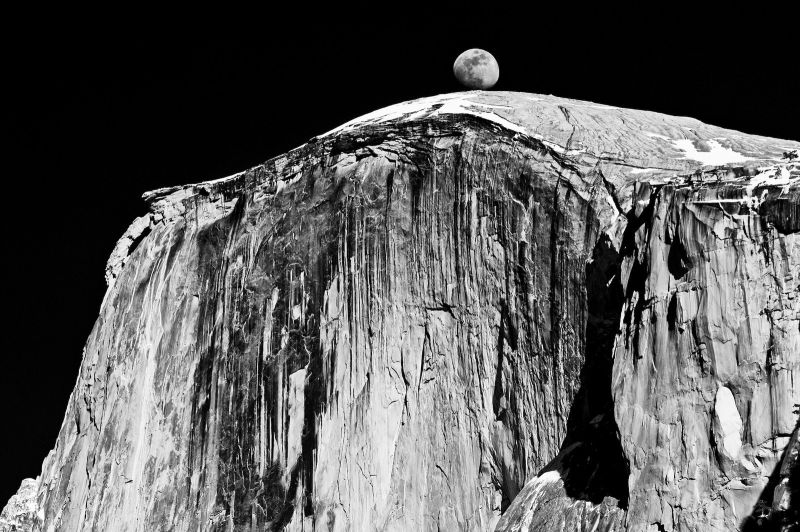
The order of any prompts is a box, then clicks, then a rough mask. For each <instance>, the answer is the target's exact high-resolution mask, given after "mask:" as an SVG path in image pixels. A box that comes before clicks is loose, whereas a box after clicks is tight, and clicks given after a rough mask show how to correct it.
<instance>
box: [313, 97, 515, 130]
mask: <svg viewBox="0 0 800 532" xmlns="http://www.w3.org/2000/svg"><path fill="white" fill-rule="evenodd" d="M470 97H471V95H470V94H466V95H465V94H461V93H455V94H441V95H438V96H431V97H428V98H420V99H418V100H412V101H410V102H403V103H398V104H395V105H390V106H389V107H384V108H383V109H378V110H377V111H373V112H371V113H367V114H365V115H363V116H360V117H358V118H355V119H353V120H350V121H349V122H346V123H344V124H342V125H341V126H339V127H337V128H335V129H332V130H330V131H328V132H327V133H324V134H323V135H320V137H326V136H329V135H336V134H339V133H342V132H344V131H349V130H352V129H355V128H356V127H360V126H364V125H373V124H381V123H384V122H388V121H391V120H397V119H400V118H404V119H406V120H415V119H421V118H431V117H434V116H439V115H448V114H470V115H473V116H478V117H480V118H483V119H486V120H489V121H491V122H494V123H496V124H498V125H500V126H502V127H504V128H506V129H508V130H510V131H514V132H517V133H522V134H523V135H530V133H529V132H528V131H527V130H526V129H525V128H524V127H522V126H520V125H519V124H515V123H514V122H511V121H510V120H507V119H505V118H503V117H501V116H499V115H497V114H495V113H493V112H492V111H491V109H493V108H494V109H498V108H499V109H511V107H509V106H507V105H491V104H485V103H480V102H474V101H471V100H470Z"/></svg>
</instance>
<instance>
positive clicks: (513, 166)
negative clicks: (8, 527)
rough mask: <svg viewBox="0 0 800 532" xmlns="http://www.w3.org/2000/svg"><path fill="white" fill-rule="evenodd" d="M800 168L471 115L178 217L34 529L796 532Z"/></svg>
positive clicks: (761, 148) (619, 116) (76, 422)
mask: <svg viewBox="0 0 800 532" xmlns="http://www.w3.org/2000/svg"><path fill="white" fill-rule="evenodd" d="M797 149H800V144H798V143H796V142H791V141H782V140H776V139H768V138H763V137H755V136H749V135H744V134H742V133H738V132H734V131H729V130H724V129H720V128H715V127H712V126H707V125H704V124H702V123H700V122H697V121H696V120H692V119H688V118H675V117H668V116H664V115H659V114H655V113H648V112H642V111H632V110H625V109H617V108H612V107H607V106H600V105H595V104H591V103H587V102H578V101H573V100H565V99H560V98H555V97H552V96H538V95H531V94H521V93H503V92H497V93H475V92H473V93H459V94H450V95H444V96H439V97H434V98H428V99H424V100H418V101H414V102H407V103H405V104H400V105H398V106H392V107H390V108H387V109H383V110H381V111H377V112H375V113H371V114H370V115H367V116H365V117H362V118H360V119H357V120H354V121H353V122H350V123H348V124H345V125H344V126H342V127H340V128H337V129H336V130H333V131H331V132H329V133H327V134H325V135H322V136H320V137H318V138H315V139H312V141H310V142H309V143H308V144H306V145H304V146H301V147H300V148H298V149H296V150H293V151H291V152H289V153H288V154H286V155H284V156H281V157H278V158H275V159H272V160H270V161H267V162H266V163H264V164H263V165H260V166H257V167H255V168H253V169H250V170H248V171H246V172H243V173H241V174H237V175H235V176H231V177H229V178H225V179H221V180H216V181H211V182H206V183H200V184H197V185H187V186H183V187H174V188H170V189H163V190H158V191H154V192H152V193H148V194H147V195H146V199H147V200H148V202H149V204H150V212H149V213H148V214H146V215H145V216H143V217H142V218H139V219H138V220H136V221H135V222H134V224H133V225H132V226H131V229H130V230H129V231H128V232H126V234H125V235H124V236H123V238H122V239H121V240H120V242H119V243H118V244H117V246H116V248H115V249H114V252H113V253H112V258H111V259H110V261H109V266H108V268H107V271H106V277H107V279H108V281H109V289H108V292H107V294H106V297H105V299H104V301H103V305H102V308H101V311H100V316H99V317H98V320H97V322H96V324H95V327H94V329H93V331H92V333H91V335H90V337H89V340H88V342H87V345H86V350H85V353H84V359H83V363H82V366H81V370H80V375H79V377H78V382H77V384H76V387H75V390H74V392H73V394H72V397H71V400H70V403H69V405H68V407H67V413H66V416H65V419H64V423H63V426H62V428H61V432H60V434H59V437H58V440H57V441H56V444H55V448H54V450H53V451H52V453H51V454H50V455H49V456H48V457H47V459H46V460H45V462H44V465H43V470H42V476H41V480H40V483H39V486H38V491H37V493H36V497H35V499H36V517H35V519H34V521H35V522H34V523H33V524H32V525H26V526H29V528H33V529H37V530H38V529H41V530H165V529H170V530H187V531H188V530H192V531H193V530H253V529H258V530H261V529H267V530H312V529H313V530H330V531H340V530H354V531H356V530H493V529H497V530H514V531H521V530H564V531H568V530H569V531H572V530H575V531H577V530H587V531H588V530H642V531H645V530H646V531H650V530H667V531H669V530H682V531H683V530H685V531H689V530H704V531H705V530H736V529H738V528H739V526H741V525H742V524H743V523H745V522H747V523H756V521H755V520H754V519H755V518H754V517H753V513H754V511H766V510H764V509H768V510H769V512H767V513H768V514H769V515H766V516H762V517H761V519H762V520H764V519H770V520H772V521H774V522H777V520H778V519H783V518H784V514H786V512H785V511H784V510H779V509H778V510H775V511H773V510H772V509H773V508H777V507H778V502H779V501H776V500H775V496H774V495H773V494H774V493H775V492H776V486H778V485H780V486H784V484H780V482H779V483H778V484H775V485H774V486H773V485H768V482H769V481H770V477H771V476H772V475H773V473H774V471H776V470H778V469H780V467H781V466H780V465H779V462H780V460H781V459H782V457H783V456H784V454H785V453H784V450H785V449H786V448H787V446H788V443H789V437H790V435H791V433H792V431H793V430H794V429H795V420H796V417H795V416H794V414H793V413H792V405H793V404H794V403H798V402H800V397H799V395H800V393H799V392H800V389H799V388H798V386H800V385H799V384H797V383H800V374H799V373H798V362H800V354H799V353H800V345H798V344H799V343H800V337H799V336H798V320H799V319H800V310H798V303H797V301H798V297H797V296H798V275H799V274H798V271H799V270H800V241H798V236H797V234H798V233H797V232H798V229H800V225H798V219H799V218H800V213H798V210H800V185H798V177H799V176H800V165H798V164H795V163H793V162H791V161H790V159H788V158H784V153H787V152H789V153H790V152H791V151H792V150H797ZM795 454H796V453H795ZM784 463H786V460H784ZM791 463H792V464H793V463H796V460H795V461H794V462H791ZM786 467H789V466H786ZM789 476H790V475H789V474H788V473H787V475H786V478H789ZM781 478H783V477H781ZM785 485H786V486H788V485H789V484H788V483H785ZM790 491H791V490H789V489H788V488H786V489H783V491H780V497H783V494H784V493H790ZM782 500H783V499H781V501H782ZM787 500H788V499H787ZM781 504H784V503H781ZM759 509H761V510H759ZM786 515H788V514H786ZM765 522H766V521H765ZM754 526H756V525H754ZM758 526H760V525H758Z"/></svg>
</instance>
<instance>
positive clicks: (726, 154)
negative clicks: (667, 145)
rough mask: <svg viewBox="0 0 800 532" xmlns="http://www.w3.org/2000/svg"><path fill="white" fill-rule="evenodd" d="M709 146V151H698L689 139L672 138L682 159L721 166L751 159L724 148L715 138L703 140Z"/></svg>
mask: <svg viewBox="0 0 800 532" xmlns="http://www.w3.org/2000/svg"><path fill="white" fill-rule="evenodd" d="M705 142H706V143H707V144H708V146H709V147H710V148H711V149H710V150H709V151H698V150H697V147H696V146H695V145H694V143H693V142H692V141H691V140H690V139H679V140H673V141H672V144H674V145H675V147H676V148H678V149H679V150H681V151H682V152H683V153H684V157H683V158H684V159H692V160H694V161H699V162H701V163H703V164H704V165H710V166H721V165H723V164H730V163H742V162H745V161H749V160H751V158H750V157H745V156H744V155H742V154H741V153H739V152H736V151H733V150H732V149H730V148H724V147H723V146H722V145H721V144H720V143H719V142H717V141H716V140H707V141H705Z"/></svg>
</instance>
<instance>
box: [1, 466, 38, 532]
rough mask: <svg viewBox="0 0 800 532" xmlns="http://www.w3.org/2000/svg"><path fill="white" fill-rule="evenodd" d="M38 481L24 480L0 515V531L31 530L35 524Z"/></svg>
mask: <svg viewBox="0 0 800 532" xmlns="http://www.w3.org/2000/svg"><path fill="white" fill-rule="evenodd" d="M38 488H39V479H38V478H37V479H36V480H34V479H31V478H26V479H25V480H23V481H22V484H21V485H20V487H19V490H17V493H16V495H12V496H11V498H10V499H9V500H8V504H6V507H5V508H3V512H2V513H0V530H2V531H4V532H5V531H8V532H16V531H20V532H22V531H25V530H32V529H33V527H34V525H36V523H37V517H38V516H37V512H38V510H39V508H38V505H37V504H36V492H37V490H38Z"/></svg>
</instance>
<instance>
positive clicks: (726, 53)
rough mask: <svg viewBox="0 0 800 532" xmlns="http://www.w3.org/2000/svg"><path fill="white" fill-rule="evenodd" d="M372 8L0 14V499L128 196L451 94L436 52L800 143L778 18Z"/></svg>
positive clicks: (50, 421)
mask: <svg viewBox="0 0 800 532" xmlns="http://www.w3.org/2000/svg"><path fill="white" fill-rule="evenodd" d="M377 5H379V4H377V3H374V2H373V3H369V4H363V5H361V6H359V7H355V8H352V9H349V10H343V11H341V12H339V13H338V14H334V13H330V12H329V13H321V12H319V11H317V10H316V9H315V8H314V7H313V6H310V5H306V4H303V5H299V4H298V9H297V10H296V11H295V12H294V13H292V14H291V16H289V15H286V14H285V13H284V14H277V13H273V14H272V15H267V16H260V17H255V16H254V17H249V18H248V19H247V21H246V23H245V22H241V23H237V24H236V25H229V26H225V27H220V26H215V27H210V26H203V27H200V26H195V25H194V24H192V23H189V22H188V21H187V20H184V19H176V20H175V21H174V22H173V21H170V22H168V23H166V22H164V23H160V24H159V25H158V27H156V26H154V25H152V24H148V23H136V24H129V25H128V24H125V22H132V21H130V20H129V19H127V18H122V17H119V18H109V20H107V21H105V22H103V23H90V22H88V20H90V19H89V18H86V19H85V20H84V22H82V23H74V22H72V21H71V22H70V23H69V24H67V23H65V22H64V21H63V20H59V19H58V18H57V17H56V20H50V21H47V22H43V21H42V20H40V19H39V18H37V17H38V15H37V16H36V17H20V18H19V19H10V20H7V21H6V24H7V25H9V26H13V27H14V28H15V29H16V30H17V31H15V32H14V33H13V35H12V36H9V35H8V34H7V35H6V38H5V39H4V40H6V41H7V42H6V43H4V46H3V58H4V60H3V65H4V67H3V70H4V72H5V75H4V76H3V78H4V79H5V81H4V82H3V83H4V86H5V87H6V88H7V89H10V92H11V94H12V96H10V97H7V98H6V99H5V100H6V101H5V105H4V113H3V114H4V119H3V123H4V124H5V125H6V126H7V127H9V128H10V137H11V139H10V142H6V143H5V148H6V149H5V150H4V151H5V152H6V153H5V154H4V156H3V158H4V162H5V164H4V166H3V168H4V176H3V177H4V179H3V192H4V201H3V203H4V208H3V213H4V215H5V231H4V233H3V235H4V239H3V248H4V249H5V253H4V257H5V259H4V261H3V263H4V268H5V270H6V271H5V275H4V277H3V279H4V280H5V297H4V300H5V304H4V307H5V309H6V311H10V315H8V316H7V317H6V318H5V320H4V321H3V323H4V330H3V332H4V335H3V336H4V338H5V341H4V342H3V343H4V347H3V358H4V359H5V360H4V364H3V366H2V368H3V369H2V372H0V374H2V377H0V378H2V382H1V383H0V393H2V397H0V408H2V420H3V421H2V425H0V426H2V438H0V441H2V447H3V449H2V452H0V481H2V482H1V485H0V506H2V505H4V504H5V501H6V500H7V498H8V497H9V496H10V495H11V494H12V493H13V492H14V491H16V489H17V487H18V486H19V482H20V481H21V480H22V479H23V478H25V477H35V476H36V475H37V474H39V472H40V468H41V463H42V460H43V459H44V457H45V456H46V454H47V452H48V451H49V450H50V449H51V448H52V446H53V444H54V442H55V438H56V435H57V433H58V430H59V427H60V424H61V421H62V419H63V415H64V411H65V409H66V405H67V401H68V397H69V394H70V392H71V390H72V387H73V385H74V384H75V379H76V377H77V372H78V367H79V363H80V359H81V352H82V348H83V344H84V342H85V340H86V338H87V336H88V334H89V331H90V330H91V327H92V325H93V323H94V320H95V318H96V316H97V313H98V310H99V306H100V302H101V300H102V297H103V294H104V292H105V283H104V279H103V272H104V267H105V261H106V259H107V257H108V255H109V253H110V251H111V249H112V248H113V246H114V243H115V242H116V240H117V238H119V236H121V235H122V233H123V231H124V230H125V229H126V227H127V226H128V224H129V223H130V222H131V221H132V220H133V219H134V218H135V217H136V216H140V215H142V214H144V212H145V206H144V204H143V202H142V201H141V199H140V198H141V194H142V193H143V192H145V191H147V190H150V189H154V188H158V187H162V186H167V185H175V184H182V183H189V182H197V181H201V180H206V179H213V178H218V177H222V176H225V175H229V174H232V173H234V172H237V171H240V170H243V169H245V168H248V167H250V166H253V165H255V164H258V163H260V162H262V161H264V160H266V159H268V158H270V157H273V156H275V155H278V154H280V153H282V152H284V151H286V150H288V149H291V148H293V147H295V146H297V145H299V144H302V143H303V142H305V141H306V140H307V139H309V138H310V137H312V136H314V135H316V134H318V133H322V132H325V131H327V130H329V129H332V128H333V127H335V126H337V125H339V124H341V123H343V122H345V121H347V120H349V119H351V118H354V117H356V116H358V115H360V114H364V113H366V112H369V111H371V110H374V109H376V108H378V107H383V106H386V105H389V104H392V103H396V102H399V101H402V100H407V99H412V98H417V97H421V96H427V95H433V94H438V93H442V92H450V91H455V90H459V87H458V86H457V84H456V82H455V80H454V78H453V75H452V72H451V67H452V63H453V60H454V59H455V57H456V56H457V55H458V53H459V52H461V51H463V50H464V49H466V48H471V47H481V48H485V49H487V50H489V51H490V52H492V54H494V56H495V57H496V58H497V60H498V62H499V64H500V81H499V83H498V85H497V86H496V87H495V89H497V90H517V91H526V92H534V93H544V94H555V95H558V96H564V97H571V98H578V99H585V100H592V101H595V102H599V103H605V104H611V105H616V106H622V107H633V108H640V109H649V110H654V111H660V112H664V113H669V114H675V115H684V116H692V117H694V118H698V119H700V120H702V121H704V122H708V123H711V124H714V125H718V126H723V127H729V128H733V129H738V130H741V131H745V132H748V133H755V134H761V135H767V136H774V137H778V138H789V139H793V140H798V139H800V113H798V108H797V95H798V94H800V78H799V77H798V69H800V64H798V61H800V54H798V53H797V41H796V32H797V29H796V28H793V27H792V19H791V16H790V14H788V13H786V12H785V11H780V10H773V9H771V8H768V7H766V6H760V7H759V8H758V9H756V8H753V7H750V8H749V11H748V12H747V13H742V14H740V16H738V17H737V19H736V20H731V19H730V18H728V19H726V20H722V19H721V18H719V16H718V15H717V14H712V13H699V12H697V10H696V7H694V8H692V7H684V8H679V7H676V6H674V5H670V4H661V5H658V6H655V9H653V7H651V8H650V12H644V11H631V10H626V9H623V8H621V7H613V6H608V5H596V6H595V7H594V8H593V9H592V10H591V11H589V12H587V11H582V10H581V9H582V8H580V7H578V6H577V5H573V6H567V7H565V8H564V9H563V10H560V11H554V10H552V9H549V10H545V9H543V8H541V6H538V5H535V4H531V5H530V6H529V7H528V9H526V10H520V9H519V8H518V7H503V6H502V5H500V4H499V3H496V2H495V3H488V4H482V8H481V9H474V8H473V9H467V8H463V7H458V8H455V7H454V8H452V9H449V10H447V9H441V10H440V11H439V12H437V13H433V12H432V9H431V7H430V5H431V4H429V5H423V6H421V7H411V6H410V5H408V4H388V5H386V6H384V7H383V8H382V11H381V12H379V11H378V10H377V9H376V6H377ZM459 6H461V4H459ZM759 9H762V10H763V12H760V11H758V10H759ZM93 16H94V14H93ZM149 18H150V19H151V20H155V19H157V18H158V17H157V16H156V15H155V14H153V16H152V17H149ZM794 20H796V19H794ZM124 26H127V27H124ZM793 35H795V37H792V36H793ZM793 40H794V48H793V47H792V41H793Z"/></svg>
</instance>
